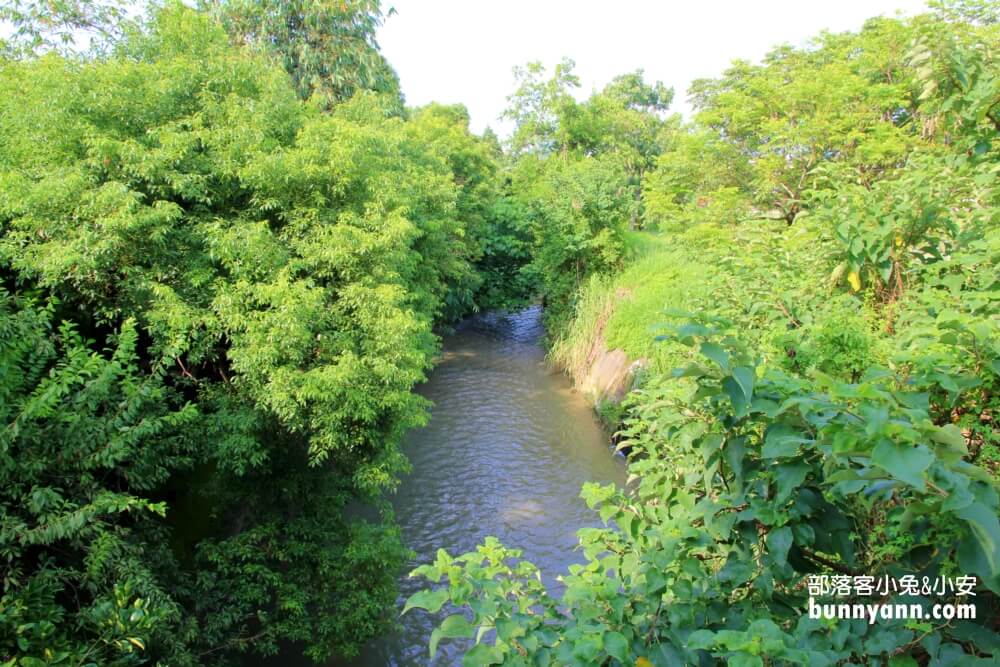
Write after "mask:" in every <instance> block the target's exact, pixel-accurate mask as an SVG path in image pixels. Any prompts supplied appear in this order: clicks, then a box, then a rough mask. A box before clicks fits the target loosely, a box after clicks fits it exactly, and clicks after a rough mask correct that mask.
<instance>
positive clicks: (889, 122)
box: [408, 2, 1000, 667]
mask: <svg viewBox="0 0 1000 667" xmlns="http://www.w3.org/2000/svg"><path fill="white" fill-rule="evenodd" d="M995 19H996V11H995V5H993V4H991V3H971V2H970V3H963V2H955V3H944V4H942V5H941V6H939V7H938V8H937V12H936V13H934V14H929V15H923V16H919V17H916V18H914V19H909V20H898V19H877V20H872V21H870V22H868V23H867V24H866V25H865V27H864V28H863V29H862V30H861V31H860V32H859V33H845V34H824V35H821V36H820V37H819V38H817V39H816V40H814V42H813V43H811V44H810V45H808V46H807V47H806V48H802V49H794V48H790V47H782V48H779V49H777V50H775V51H774V52H772V53H771V54H769V55H768V56H767V58H765V60H764V62H763V63H761V64H760V65H752V64H750V63H743V62H737V63H735V64H734V65H733V67H732V68H731V69H729V70H727V71H726V72H725V73H724V74H723V75H722V77H721V78H719V79H716V80H711V81H700V82H697V83H696V84H695V85H694V86H693V88H692V91H691V93H692V96H693V99H694V102H695V105H696V108H697V114H696V117H695V119H694V122H693V123H690V124H684V123H681V122H680V121H679V120H678V119H676V118H669V119H664V120H663V121H662V122H661V123H660V125H659V129H658V134H657V137H658V146H659V155H658V157H657V158H656V160H655V167H654V168H653V169H652V170H651V171H647V172H645V174H644V177H643V180H642V187H641V191H640V192H641V197H642V203H643V205H644V206H643V208H642V209H641V210H640V212H639V218H638V219H639V221H640V223H641V224H642V225H644V226H645V228H646V229H645V231H641V232H628V231H627V225H625V224H624V223H623V222H622V220H623V218H624V217H625V215H623V214H622V213H618V214H617V215H614V216H612V215H609V214H608V213H607V211H610V209H605V211H606V212H605V213H603V214H602V215H603V218H602V219H603V220H605V221H607V222H608V223H612V222H613V223H614V224H613V225H612V224H608V225H606V226H605V227H603V228H597V227H593V226H592V227H591V231H590V236H589V241H590V243H589V244H588V242H587V241H588V239H583V240H579V236H577V237H576V239H575V240H574V246H573V247H578V248H587V247H589V246H590V245H597V244H599V247H600V248H601V249H602V250H603V251H604V254H603V255H599V256H603V257H609V261H607V262H605V263H603V264H599V263H597V262H594V261H592V260H591V261H589V262H586V263H584V264H582V268H579V267H580V266H581V265H573V264H567V263H557V262H551V263H548V264H546V265H545V267H544V268H543V267H539V268H540V269H541V270H543V271H551V270H552V269H556V270H557V271H559V273H558V274H557V276H558V279H557V278H553V277H551V276H548V277H547V279H546V280H544V281H543V283H542V284H543V286H544V287H545V288H547V289H548V290H550V291H549V292H548V294H554V295H556V296H558V298H559V301H558V302H557V303H558V304H559V305H560V308H561V309H562V310H561V311H558V312H557V313H556V316H555V317H552V316H550V318H549V325H550V332H549V333H550V336H551V337H552V340H553V348H552V354H553V357H554V359H555V360H556V361H557V362H559V363H560V364H562V365H563V366H564V367H566V368H567V369H568V370H569V371H570V372H571V373H574V374H576V375H578V376H579V375H582V374H583V373H585V372H586V370H587V368H588V364H589V363H591V360H590V358H589V356H588V355H589V354H590V351H591V349H592V348H593V346H594V345H595V344H597V345H601V344H603V345H605V346H607V347H608V348H620V349H623V350H624V351H625V352H626V353H627V354H628V355H629V356H630V357H631V358H633V359H639V358H645V359H647V360H648V362H649V363H648V366H647V370H646V372H645V373H644V374H643V376H642V382H641V386H640V387H639V388H638V389H636V390H634V391H633V392H632V393H631V394H630V395H629V396H628V397H627V398H626V399H625V401H624V403H623V404H622V406H621V408H620V414H621V415H622V418H621V419H622V423H621V426H620V433H619V438H618V443H619V444H618V447H619V448H620V449H623V450H624V451H627V452H628V456H629V472H630V484H629V487H628V489H627V490H620V489H616V488H614V487H613V486H608V487H600V486H598V485H587V486H586V487H585V488H584V490H583V494H582V495H583V498H584V499H585V500H586V501H587V503H588V504H589V506H590V507H592V508H593V509H594V510H595V512H597V513H598V514H599V516H600V518H601V519H602V520H603V521H604V523H605V524H606V527H605V528H600V529H583V530H581V531H580V532H579V537H580V547H581V549H582V551H583V556H584V558H585V563H584V564H582V565H575V566H572V567H571V568H570V570H569V572H567V573H565V574H564V575H563V576H562V577H561V579H562V583H563V585H564V586H565V592H564V593H563V595H562V597H561V598H559V599H556V598H555V597H554V596H553V595H552V594H551V593H550V592H549V591H548V590H547V589H546V587H545V586H544V585H543V584H542V582H541V579H540V577H539V576H538V571H537V569H536V568H535V567H534V566H533V565H532V564H530V563H529V562H526V561H524V560H522V559H521V557H520V556H521V554H520V552H518V551H517V550H516V549H508V548H507V547H505V546H503V545H501V544H500V543H498V542H497V541H496V540H493V539H490V540H487V541H486V543H485V544H483V545H482V546H480V547H479V548H478V550H477V551H475V552H472V553H469V554H464V555H460V556H452V555H449V554H447V553H445V552H443V551H442V552H440V553H439V555H438V558H437V559H436V561H435V562H434V563H430V564H426V565H423V566H421V567H419V568H417V569H416V570H415V571H414V575H415V576H420V577H423V578H425V579H426V580H427V581H428V582H429V583H430V584H432V585H434V586H433V587H432V588H430V589H428V590H426V591H424V592H422V593H419V594H417V595H415V596H413V597H412V598H411V599H410V600H409V603H408V607H410V608H413V607H417V608H425V609H430V610H433V611H437V610H439V609H441V608H442V606H443V605H445V604H452V605H455V606H457V607H458V608H459V613H457V614H453V615H452V616H449V617H448V618H447V619H446V620H445V621H444V622H443V624H442V625H441V626H440V627H439V629H438V630H437V631H435V633H434V636H433V637H432V639H431V652H432V653H433V652H434V650H435V646H436V645H437V643H438V642H440V641H441V640H444V639H448V638H455V637H476V639H477V641H476V644H475V646H474V647H473V648H472V649H471V650H470V651H469V652H468V653H467V654H466V658H465V663H466V664H469V665H483V664H503V665H550V664H551V665H595V664H603V665H618V664H622V665H643V666H649V665H664V666H665V665H680V664H700V665H708V664H721V663H727V664H733V665H745V666H752V665H757V666H763V665H791V664H809V665H834V664H873V665H892V666H894V667H896V666H903V665H925V664H928V665H987V664H996V660H998V659H1000V634H998V633H997V632H996V624H995V620H996V619H997V618H998V617H1000V598H998V594H1000V520H998V515H1000V500H998V489H1000V482H998V480H1000V466H998V463H1000V462H998V460H997V455H996V452H997V446H998V444H1000V432H998V429H997V422H996V415H997V414H998V412H997V410H998V407H1000V404H998V399H997V396H996V389H997V386H998V383H1000V326H998V325H1000V300H998V294H1000V292H998V289H1000V270H998V266H1000V188H998V187H997V178H996V176H997V173H998V171H1000V139H998V130H1000V69H998V67H997V55H998V53H1000V51H998V47H1000V33H998V31H997V30H998V29H997V22H996V20H995ZM558 83H559V79H558V78H557V79H556V80H554V81H553V83H552V84H551V85H550V86H549V87H548V88H546V89H545V90H546V92H547V93H548V97H545V96H542V97H541V98H540V99H542V100H543V102H544V101H545V100H551V102H550V104H552V105H553V108H554V109H555V111H553V112H552V113H550V114H549V115H548V116H546V115H545V114H540V113H536V114H535V115H534V116H530V117H529V116H526V115H522V116H515V117H516V118H518V120H519V121H521V120H523V119H536V118H539V117H541V118H547V119H548V120H547V123H538V122H534V123H532V124H528V123H527V122H522V123H521V124H520V125H519V132H518V133H515V135H514V136H515V142H516V141H517V140H519V139H520V137H521V134H520V132H521V130H524V132H526V133H529V134H531V135H532V136H537V135H538V134H539V128H543V129H544V136H547V137H552V139H549V140H547V141H541V142H534V143H530V144H525V145H530V146H533V147H534V150H533V151H530V152H529V154H528V155H526V156H523V157H521V158H520V161H519V164H517V165H516V166H515V167H514V169H515V170H518V169H524V168H526V167H523V166H521V165H522V164H524V163H526V162H529V161H530V164H531V167H530V168H531V169H532V170H533V172H534V173H537V174H541V175H540V176H538V177H537V178H536V182H543V181H544V179H545V178H547V177H549V176H548V174H547V173H546V171H549V173H552V172H555V171H556V170H557V169H559V168H558V167H555V166H552V167H549V166H548V165H549V164H552V165H560V167H561V165H562V164H563V163H566V162H572V161H576V162H582V163H584V164H587V165H588V167H587V168H586V170H587V171H586V173H588V174H589V173H590V170H592V169H596V168H597V166H598V165H603V164H604V163H605V161H610V162H614V159H615V152H614V151H613V150H601V149H595V148H592V147H587V148H580V147H579V146H578V145H576V144H574V143H573V142H572V141H569V140H565V139H562V137H564V136H567V135H568V136H572V134H573V132H574V131H575V130H576V127H577V125H575V124H574V122H573V121H574V120H575V118H577V117H578V115H576V114H573V113H570V112H567V111H565V109H566V108H573V105H572V104H569V103H566V102H564V101H560V100H562V99H563V98H560V97H559V96H558V95H555V94H553V93H552V92H551V91H553V90H557V89H558V85H557V84H558ZM540 152H542V153H548V155H543V156H541V157H540V156H539V155H538V154H539V153H540ZM535 162H541V163H542V165H543V166H542V167H539V166H537V165H536V164H534V163H535ZM580 169H581V173H583V172H584V168H582V167H581V168H580ZM560 173H563V172H560ZM578 180H579V182H580V184H581V187H583V186H584V185H585V184H586V183H587V181H586V180H585V179H583V178H580V177H578ZM629 182H630V181H629V177H628V176H626V174H625V173H622V174H621V175H620V177H619V183H620V187H622V188H623V189H624V188H626V187H627V185H628V183H629ZM569 190H570V187H569V186H567V185H561V186H560V191H561V192H566V191H569ZM581 201H582V200H581ZM584 210H586V208H584ZM579 229H581V228H579V227H578V228H577V230H579ZM577 233H578V234H579V232H577ZM612 239H613V243H609V240H612ZM547 245H548V244H546V243H543V244H542V246H541V248H540V250H541V251H542V253H543V254H539V255H536V259H535V260H534V261H535V262H536V263H537V262H539V259H540V258H542V257H545V255H544V251H545V248H546V247H547ZM609 248H613V254H612V253H610V252H608V249H609ZM567 269H569V270H567ZM602 412H603V413H606V414H612V413H613V411H612V410H610V409H608V408H607V407H602ZM815 574H826V575H830V576H843V575H847V576H855V575H870V576H873V577H876V578H879V577H884V576H892V577H896V578H898V577H902V576H904V575H914V576H916V577H918V580H919V578H921V577H929V578H931V579H934V578H937V577H940V576H950V577H954V576H959V575H965V574H968V575H975V576H976V577H978V587H977V589H976V596H975V597H974V598H971V597H970V598H966V599H965V601H972V602H974V603H975V605H976V609H977V616H976V619H977V620H975V621H970V620H952V621H944V620H933V621H932V620H930V619H927V618H925V619H923V620H914V619H910V620H906V619H898V620H892V621H890V620H880V621H879V622H877V623H874V624H869V623H868V621H866V620H858V621H848V620H827V619H822V618H820V619H815V618H810V617H809V616H808V615H806V614H805V610H806V608H807V601H808V596H809V592H808V590H807V586H806V581H807V578H808V576H809V575H815ZM435 584H436V585H435ZM836 601H837V602H850V603H854V602H860V603H872V602H876V603H877V602H883V601H886V598H885V597H884V596H877V597H875V598H864V597H853V598H848V599H846V600H845V599H838V600H836ZM888 601H890V602H893V603H895V602H899V601H907V602H918V603H920V604H922V605H923V606H924V607H925V608H926V609H929V608H930V605H932V604H933V603H937V602H946V601H952V602H953V601H955V598H954V596H953V595H951V594H949V593H947V592H943V593H933V592H929V591H923V592H921V594H920V595H919V596H916V597H906V596H901V595H898V596H895V597H892V598H889V599H888Z"/></svg>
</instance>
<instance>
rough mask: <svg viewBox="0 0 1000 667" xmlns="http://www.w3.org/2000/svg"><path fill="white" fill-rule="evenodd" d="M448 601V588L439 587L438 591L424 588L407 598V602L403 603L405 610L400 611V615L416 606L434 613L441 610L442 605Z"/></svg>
mask: <svg viewBox="0 0 1000 667" xmlns="http://www.w3.org/2000/svg"><path fill="white" fill-rule="evenodd" d="M447 601H448V589H447V588H439V589H437V590H436V591H431V590H423V591H417V592H416V593H414V594H413V595H411V596H410V597H409V598H408V599H407V600H406V604H405V605H403V611H402V612H400V614H399V615H400V616H402V615H403V614H405V613H406V612H408V611H410V610H411V609H413V608H414V607H416V608H418V609H426V610H427V611H429V612H431V613H432V614H433V613H435V612H437V611H440V609H441V607H442V606H443V605H444V603H445V602H447Z"/></svg>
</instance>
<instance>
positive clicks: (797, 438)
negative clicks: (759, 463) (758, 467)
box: [761, 424, 809, 459]
mask: <svg viewBox="0 0 1000 667" xmlns="http://www.w3.org/2000/svg"><path fill="white" fill-rule="evenodd" d="M806 442H809V440H807V439H806V438H803V437H802V436H801V434H800V433H799V432H798V431H796V430H795V429H794V428H792V427H791V426H789V425H787V424H775V425H774V426H771V427H770V428H768V429H767V435H765V436H764V447H763V448H762V450H761V456H762V457H763V458H765V459H776V458H782V457H789V456H795V455H796V454H798V452H799V445H800V444H802V443H806Z"/></svg>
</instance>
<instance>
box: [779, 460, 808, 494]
mask: <svg viewBox="0 0 1000 667" xmlns="http://www.w3.org/2000/svg"><path fill="white" fill-rule="evenodd" d="M811 469H812V468H811V467H810V466H809V464H807V463H782V464H780V465H778V466H777V467H776V468H775V469H774V479H775V482H776V484H777V487H778V492H777V494H776V495H775V497H774V502H775V503H777V504H781V503H784V502H785V501H786V500H788V499H789V498H790V497H791V495H792V491H793V490H795V489H797V488H798V487H799V486H800V485H801V484H802V482H803V481H804V480H805V478H806V475H808V474H809V471H810V470H811Z"/></svg>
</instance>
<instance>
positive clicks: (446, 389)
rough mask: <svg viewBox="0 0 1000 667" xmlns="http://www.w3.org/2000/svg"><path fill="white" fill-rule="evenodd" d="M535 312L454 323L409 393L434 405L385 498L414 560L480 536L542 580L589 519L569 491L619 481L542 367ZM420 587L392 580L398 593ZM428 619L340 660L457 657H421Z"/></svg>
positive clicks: (556, 376) (600, 438)
mask: <svg viewBox="0 0 1000 667" xmlns="http://www.w3.org/2000/svg"><path fill="white" fill-rule="evenodd" d="M540 317H541V312H540V309H539V308H537V307H536V308H529V309H527V310H524V311H521V312H519V313H516V314H510V315H503V314H495V313H486V314H482V315H479V316H476V317H473V318H470V319H468V320H466V321H464V322H463V323H461V324H460V325H459V326H458V328H457V330H456V331H455V333H454V334H453V335H451V336H449V337H448V338H447V339H446V340H445V344H444V353H443V357H442V359H441V360H440V362H439V363H438V365H437V366H436V367H435V368H434V370H433V371H432V372H431V374H430V378H429V380H428V381H427V383H426V384H424V385H423V386H422V387H421V388H420V389H419V391H420V393H421V394H422V395H424V396H425V397H427V398H428V399H430V400H431V401H432V402H433V404H434V407H433V408H432V411H431V420H430V422H429V424H428V425H427V426H426V427H425V428H422V429H418V430H414V431H412V432H411V433H409V434H408V435H407V438H406V442H405V444H404V450H405V451H406V454H407V455H408V456H409V458H410V461H411V462H412V463H413V471H412V473H411V474H409V475H408V476H407V477H406V478H404V480H403V482H402V485H401V487H400V489H399V491H398V493H397V494H396V495H395V497H394V498H393V504H394V506H395V511H396V519H397V520H398V522H399V523H400V525H401V527H402V531H403V537H404V539H405V540H406V543H407V545H408V546H409V547H410V548H411V549H413V551H415V552H416V554H417V556H416V558H415V560H414V563H413V566H416V565H418V564H421V563H426V562H429V561H431V560H433V558H434V554H435V552H436V551H437V549H439V548H444V549H446V550H448V552H449V553H451V554H461V553H465V552H467V551H471V550H473V549H475V547H476V546H477V545H478V544H480V543H481V542H482V540H483V538H485V537H486V536H488V535H493V536H496V537H498V538H500V540H501V541H502V542H503V543H504V544H506V545H507V546H510V547H517V548H520V549H523V551H524V557H525V558H527V559H528V560H530V561H532V562H533V563H535V565H537V566H538V567H539V568H540V569H541V571H542V576H543V579H542V581H543V582H545V583H546V584H547V585H549V586H550V587H551V586H552V585H553V584H554V583H555V577H556V576H557V575H559V574H561V573H563V572H564V571H565V570H566V567H567V566H568V565H569V564H570V563H573V562H581V561H582V556H581V554H580V552H579V551H577V550H575V549H574V547H575V546H576V544H577V539H576V531H577V530H578V529H579V528H581V527H584V526H596V525H599V519H597V517H596V516H595V515H594V513H592V512H591V511H590V510H588V509H587V506H586V505H585V504H584V502H583V501H582V500H581V499H580V487H581V486H582V485H583V483H584V482H587V481H597V482H601V483H608V482H615V483H617V484H619V485H622V484H624V479H625V470H624V464H623V463H622V461H621V458H620V457H617V458H616V457H614V456H612V454H611V450H610V447H609V444H608V438H607V435H606V434H605V433H604V432H603V431H602V430H601V428H600V426H599V425H598V423H597V421H596V420H595V417H594V415H593V412H592V410H591V408H590V406H589V405H588V404H587V402H586V401H585V400H584V399H583V398H582V397H581V396H580V395H579V394H576V393H575V392H573V391H572V387H571V385H570V383H569V381H568V380H567V378H566V377H565V376H564V375H562V374H561V373H559V372H558V371H554V370H552V369H550V368H548V367H547V366H546V364H545V360H544V352H543V350H542V348H541V345H540V341H539V339H540V337H541V334H542V327H541V321H540ZM421 587H422V585H421V582H420V581H418V580H410V579H407V578H406V577H405V573H404V577H403V578H402V580H401V598H400V604H402V600H405V598H406V597H408V596H409V595H410V594H412V593H414V592H416V591H417V590H419V589H420V588H421ZM444 615H445V613H444V612H442V614H439V615H438V616H436V617H432V616H431V615H429V614H427V613H426V612H424V611H423V610H413V611H411V612H409V613H407V614H406V616H404V617H402V618H401V619H400V622H401V625H402V627H401V629H400V630H399V631H398V632H396V633H393V634H391V635H389V636H386V637H383V638H381V639H379V640H378V641H376V642H375V643H373V644H372V645H371V646H369V647H368V648H367V649H366V650H365V652H364V653H363V655H362V656H361V657H360V658H359V659H358V660H355V661H353V662H352V663H350V664H351V665H361V666H366V667H367V666H376V665H377V666H382V665H428V664H434V665H453V664H459V662H460V659H461V653H462V650H463V648H462V645H458V644H455V643H454V642H449V641H445V642H442V644H441V646H440V647H439V649H438V655H437V656H436V659H435V660H434V661H433V662H431V661H430V659H429V657H428V652H427V642H428V639H429V638H430V634H431V630H432V629H433V628H434V625H435V624H436V623H437V622H439V621H440V620H441V618H442V617H443V616H444Z"/></svg>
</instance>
